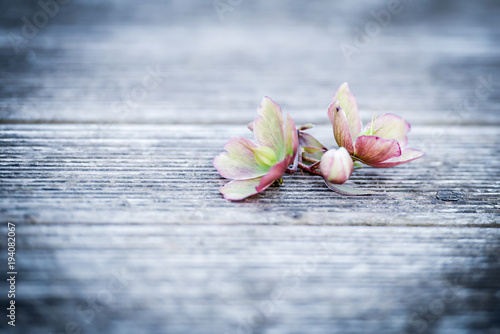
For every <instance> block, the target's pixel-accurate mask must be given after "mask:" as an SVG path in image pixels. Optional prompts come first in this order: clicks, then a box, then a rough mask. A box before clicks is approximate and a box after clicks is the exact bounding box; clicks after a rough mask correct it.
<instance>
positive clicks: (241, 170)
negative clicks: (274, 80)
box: [213, 97, 299, 201]
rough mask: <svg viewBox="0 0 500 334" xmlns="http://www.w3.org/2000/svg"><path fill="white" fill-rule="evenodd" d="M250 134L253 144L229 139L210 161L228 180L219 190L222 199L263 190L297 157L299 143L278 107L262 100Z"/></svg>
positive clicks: (242, 140) (247, 141) (265, 98)
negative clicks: (220, 151)
mask: <svg viewBox="0 0 500 334" xmlns="http://www.w3.org/2000/svg"><path fill="white" fill-rule="evenodd" d="M257 112H258V114H259V116H258V117H257V118H256V119H255V121H254V123H253V126H251V127H250V128H251V129H252V130H253V132H254V135H255V139H256V141H257V144H255V143H254V142H252V141H250V140H248V139H245V138H233V139H231V140H230V141H228V142H227V144H226V145H225V146H224V149H225V150H226V151H227V152H222V153H221V154H219V155H218V156H216V157H215V158H214V161H213V165H214V167H215V168H216V169H217V171H218V172H219V174H220V175H221V176H222V177H225V178H227V179H232V181H231V182H229V183H227V184H225V185H224V186H222V187H221V188H220V192H221V193H222V195H224V198H225V199H228V200H231V201H239V200H242V199H245V198H247V197H249V196H252V195H255V194H258V193H260V192H262V191H264V190H266V189H267V188H268V187H269V186H271V185H272V184H273V183H274V182H275V181H277V180H281V177H282V176H283V174H284V173H285V171H286V170H287V168H288V166H289V165H290V164H292V163H293V162H294V160H295V157H296V155H297V150H298V146H299V141H298V137H297V130H296V128H295V123H294V122H293V120H292V118H291V117H290V115H288V116H287V118H286V120H284V119H283V113H282V112H281V107H280V106H279V105H278V104H277V103H276V102H274V101H273V100H272V99H271V98H269V97H264V99H263V100H262V102H261V104H260V106H259V108H258V110H257Z"/></svg>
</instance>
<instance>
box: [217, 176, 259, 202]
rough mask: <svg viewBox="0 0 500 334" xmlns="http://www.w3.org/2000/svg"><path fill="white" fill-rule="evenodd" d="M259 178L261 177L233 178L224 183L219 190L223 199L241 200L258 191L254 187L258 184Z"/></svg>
mask: <svg viewBox="0 0 500 334" xmlns="http://www.w3.org/2000/svg"><path fill="white" fill-rule="evenodd" d="M261 179H262V178H261V177H258V178H255V179H250V180H234V181H231V182H229V183H226V184H225V185H224V186H222V187H220V189H219V190H220V193H221V194H222V195H223V196H224V198H225V199H227V200H230V201H241V200H242V199H245V198H247V197H249V196H252V195H255V194H257V193H259V192H260V191H257V189H256V188H257V186H258V185H259V184H260V181H261Z"/></svg>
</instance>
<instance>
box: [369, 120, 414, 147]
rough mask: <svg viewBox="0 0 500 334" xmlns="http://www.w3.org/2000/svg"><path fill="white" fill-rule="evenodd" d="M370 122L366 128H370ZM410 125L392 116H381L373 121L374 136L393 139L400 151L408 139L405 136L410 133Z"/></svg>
mask: <svg viewBox="0 0 500 334" xmlns="http://www.w3.org/2000/svg"><path fill="white" fill-rule="evenodd" d="M371 124H372V123H371V122H370V124H368V125H367V126H366V128H370V127H371ZM410 128H411V127H410V123H408V122H407V121H405V120H404V119H402V118H401V117H399V116H397V115H394V114H383V115H382V116H379V117H377V118H376V119H375V124H374V130H375V133H374V134H373V135H374V136H377V137H380V138H384V139H395V140H397V142H398V143H399V146H401V149H404V148H405V147H406V144H407V143H408V138H407V137H406V135H407V134H408V132H410Z"/></svg>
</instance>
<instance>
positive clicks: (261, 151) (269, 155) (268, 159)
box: [253, 146, 278, 167]
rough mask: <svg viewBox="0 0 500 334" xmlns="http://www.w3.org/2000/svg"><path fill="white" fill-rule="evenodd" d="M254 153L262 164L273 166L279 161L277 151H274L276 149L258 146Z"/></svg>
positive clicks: (257, 160) (256, 159)
mask: <svg viewBox="0 0 500 334" xmlns="http://www.w3.org/2000/svg"><path fill="white" fill-rule="evenodd" d="M253 153H254V157H255V161H256V162H257V163H258V164H259V165H261V166H266V167H271V166H274V165H276V163H277V162H278V158H277V157H276V153H274V151H273V150H272V149H270V148H269V147H266V146H261V147H256V148H254V149H253Z"/></svg>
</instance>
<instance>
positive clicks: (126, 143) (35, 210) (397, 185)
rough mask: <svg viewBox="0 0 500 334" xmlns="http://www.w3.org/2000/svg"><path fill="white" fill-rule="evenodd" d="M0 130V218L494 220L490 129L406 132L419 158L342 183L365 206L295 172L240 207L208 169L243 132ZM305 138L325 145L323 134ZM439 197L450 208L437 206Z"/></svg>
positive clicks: (326, 132)
mask: <svg viewBox="0 0 500 334" xmlns="http://www.w3.org/2000/svg"><path fill="white" fill-rule="evenodd" d="M1 129H2V136H1V138H0V145H2V146H1V147H2V153H1V158H2V159H1V161H0V166H1V169H0V182H1V184H2V187H1V193H0V194H1V197H0V207H1V216H2V218H3V219H4V220H9V219H10V220H16V221H23V220H26V221H30V222H37V223H42V222H44V223H56V222H60V223H62V222H65V223H68V222H87V223H92V222H102V223H109V222H143V221H149V222H153V221H155V222H163V223H165V222H169V223H174V224H177V223H180V222H182V223H205V222H213V221H217V222H219V223H270V222H274V223H286V224H303V223H306V224H346V223H347V224H375V225H391V224H394V225H422V224H423V225H435V224H444V225H449V224H451V225H464V224H465V225H489V226H491V225H492V224H495V225H496V224H497V223H498V220H497V219H496V218H498V214H499V212H500V202H499V201H498V199H499V198H500V172H499V166H500V161H499V157H500V155H499V154H498V153H499V151H498V150H499V149H498V147H499V146H498V143H499V142H500V130H499V128H497V127H476V128H474V127H458V128H443V127H414V129H413V131H412V133H411V139H410V144H411V145H410V146H414V147H416V148H422V149H423V150H424V151H425V152H426V153H427V155H426V156H425V157H424V158H423V159H421V160H420V161H415V162H412V163H411V164H408V165H403V166H400V167H397V168H392V169H374V168H370V167H367V168H363V169H361V170H358V171H356V172H355V174H354V176H353V178H352V179H351V181H350V182H351V183H352V184H354V185H355V186H357V187H365V188H369V189H373V190H375V191H377V192H378V195H376V196H371V197H360V198H350V197H344V196H340V195H337V194H335V193H333V192H331V191H330V190H329V189H328V188H326V187H325V185H324V184H323V182H322V180H321V179H320V178H317V177H314V176H309V175H304V176H302V175H300V173H298V174H297V175H294V176H291V177H285V183H284V185H283V186H281V187H273V188H271V189H269V190H268V191H266V192H265V193H263V194H261V195H258V196H255V197H254V198H251V199H248V200H246V201H245V202H244V203H239V204H235V203H230V202H227V201H225V200H223V199H222V197H221V195H220V194H219V192H218V187H219V186H221V185H222V184H224V183H225V181H224V180H223V179H222V178H221V177H220V176H219V175H218V173H217V172H216V170H215V169H214V168H213V167H212V164H211V162H212V159H213V157H214V156H215V155H216V154H218V153H219V152H221V151H222V149H223V145H224V143H225V142H226V141H227V140H229V139H230V138H231V137H236V136H241V135H245V136H247V137H251V133H250V132H249V131H248V130H246V129H245V127H244V126H243V125H242V126H225V125H224V126H217V125H212V126H187V125H185V126H180V125H178V126H168V125H109V126H106V128H101V127H99V126H94V125H43V124H40V125H2V126H1ZM312 132H313V133H314V134H315V135H317V136H318V138H320V139H321V140H323V141H324V142H325V143H328V144H329V145H332V142H333V138H332V135H331V129H330V127H329V126H320V127H317V128H315V129H313V130H312ZM412 144H413V145H412ZM440 191H443V193H442V194H444V195H445V194H446V193H445V192H446V191H453V192H454V196H456V198H449V200H447V198H441V199H438V198H437V197H436V195H437V194H438V192H440ZM441 197H443V196H441ZM442 199H444V200H442ZM89 208H92V209H91V210H89Z"/></svg>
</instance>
